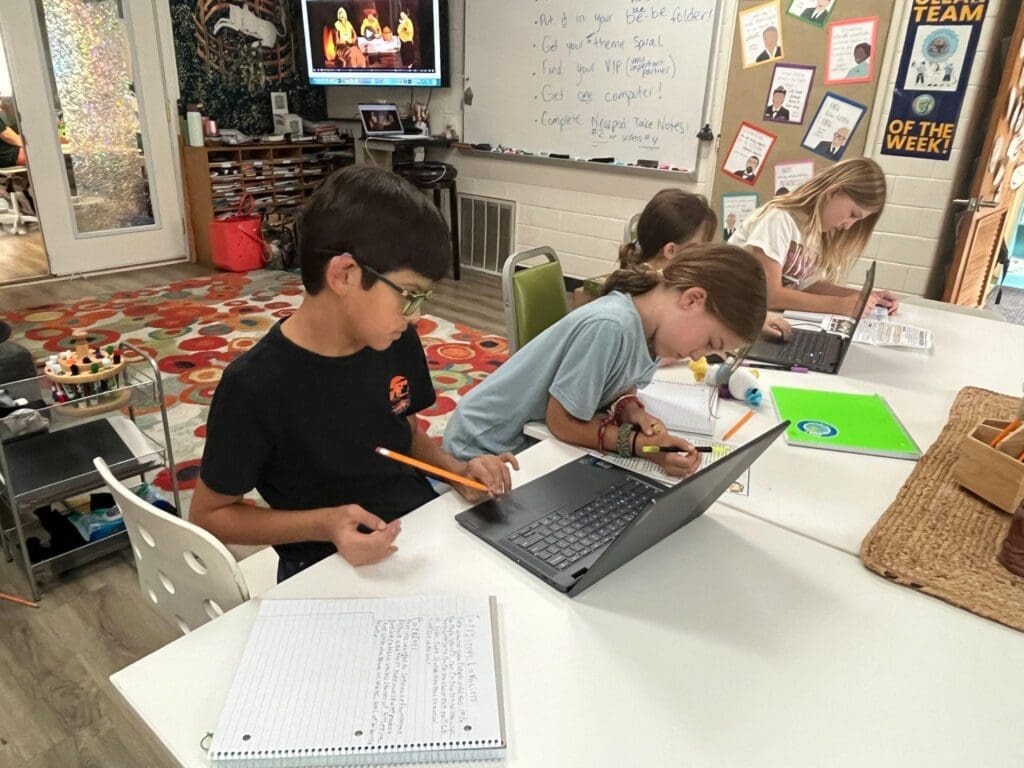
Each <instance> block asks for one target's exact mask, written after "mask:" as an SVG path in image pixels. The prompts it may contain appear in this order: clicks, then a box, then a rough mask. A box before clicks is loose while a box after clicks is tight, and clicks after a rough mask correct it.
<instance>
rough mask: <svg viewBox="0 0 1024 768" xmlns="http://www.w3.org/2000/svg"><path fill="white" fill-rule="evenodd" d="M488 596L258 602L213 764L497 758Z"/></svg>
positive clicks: (272, 766) (499, 731) (492, 613)
mask: <svg viewBox="0 0 1024 768" xmlns="http://www.w3.org/2000/svg"><path fill="white" fill-rule="evenodd" d="M498 670H499V665H498V646H497V632H496V607H495V601H494V598H493V597H491V598H486V597H466V596H458V595H444V596H423V597H401V598H368V599H348V600H264V601H263V602H262V604H261V605H260V611H259V615H258V616H257V618H256V623H255V625H254V626H253V629H252V634H251V635H250V636H249V641H248V643H247V644H246V647H245V652H244V653H243V654H242V662H241V664H240V665H239V668H238V672H237V673H236V674H235V679H234V682H233V683H232V685H231V690H230V692H229V693H228V698H227V702H226V703H225V705H224V710H223V711H222V712H221V716H220V720H219V721H218V723H217V728H216V730H215V731H214V733H213V740H212V743H211V745H210V763H211V765H213V766H230V767H232V768H234V767H235V766H246V768H251V767H253V766H259V767H260V768H277V767H278V766H280V767H281V768H284V766H295V765H317V766H344V765H389V764H394V763H431V762H451V761H468V760H497V759H500V758H503V757H504V756H505V720H504V713H503V710H502V706H501V681H500V677H499V674H498Z"/></svg>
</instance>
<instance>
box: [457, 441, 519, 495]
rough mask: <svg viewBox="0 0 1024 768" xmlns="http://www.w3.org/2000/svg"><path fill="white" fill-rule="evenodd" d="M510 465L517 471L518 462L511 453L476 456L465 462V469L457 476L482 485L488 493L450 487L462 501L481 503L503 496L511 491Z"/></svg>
mask: <svg viewBox="0 0 1024 768" xmlns="http://www.w3.org/2000/svg"><path fill="white" fill-rule="evenodd" d="M510 464H511V465H512V467H513V468H514V469H516V470H518V469H519V462H518V461H517V460H516V457H515V456H513V455H512V454H511V453H503V454H501V455H500V456H490V455H485V456H477V457H476V458H473V459H470V460H469V461H468V462H466V465H465V468H464V469H463V470H462V471H461V472H459V473H458V474H460V475H465V476H466V477H471V478H472V479H474V480H476V481H477V482H480V483H483V484H484V485H486V486H487V488H488V490H489V493H484V492H483V491H479V490H477V489H476V488H467V487H466V486H464V485H458V484H453V486H452V487H453V488H455V490H456V491H458V492H459V493H460V494H461V495H462V497H463V498H464V499H466V500H467V501H472V502H477V501H483V500H484V499H487V498H490V497H492V496H503V495H504V494H506V493H508V492H509V491H511V490H512V475H511V473H510V472H509V470H508V467H509V465H510Z"/></svg>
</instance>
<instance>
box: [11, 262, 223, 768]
mask: <svg viewBox="0 0 1024 768" xmlns="http://www.w3.org/2000/svg"><path fill="white" fill-rule="evenodd" d="M213 272H214V270H213V269H211V268H209V267H203V266H200V265H198V264H191V263H189V262H180V263H178V264H169V265H165V266H160V267H145V268H143V269H135V270H130V271H127V272H111V273H109V274H105V275H87V276H80V277H71V278H66V279H65V278H51V279H49V280H41V281H38V282H34V283H22V284H16V285H7V286H0V308H3V309H20V308H21V307H36V306H39V305H41V304H65V303H67V302H71V301H78V300H79V299H85V298H88V297H90V296H98V295H100V294H101V293H112V292H113V291H131V290H136V289H139V288H149V287H151V286H156V285H167V284H168V283H173V282H174V281H176V280H185V279H187V278H190V277H202V276H203V275H210V274H213ZM0 766H2V764H0Z"/></svg>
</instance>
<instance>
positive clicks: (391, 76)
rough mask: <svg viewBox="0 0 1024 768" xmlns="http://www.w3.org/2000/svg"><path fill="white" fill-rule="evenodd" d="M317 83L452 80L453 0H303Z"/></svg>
mask: <svg viewBox="0 0 1024 768" xmlns="http://www.w3.org/2000/svg"><path fill="white" fill-rule="evenodd" d="M300 2H301V4H300V8H301V10H302V27H303V40H304V47H305V53H306V67H307V70H308V72H309V82H310V83H311V84H312V85H371V86H419V87H437V86H447V85H448V0H401V1H399V0H376V1H375V2H374V3H372V4H367V3H363V2H359V1H358V0H340V1H339V0H300Z"/></svg>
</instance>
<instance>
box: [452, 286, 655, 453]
mask: <svg viewBox="0 0 1024 768" xmlns="http://www.w3.org/2000/svg"><path fill="white" fill-rule="evenodd" d="M655 366H656V361H655V360H654V358H652V357H651V353H650V352H649V351H648V349H647V339H646V337H645V336H644V329H643V324H642V323H641V321H640V314H639V313H638V312H637V310H636V305H635V304H634V303H633V299H632V298H631V297H630V296H628V295H626V294H624V293H617V292H615V293H610V294H608V295H607V296H602V297H601V298H600V299H597V300H595V301H592V302H590V303H588V304H585V305H583V306H582V307H580V308H579V309H577V310H574V311H573V312H570V313H569V314H568V315H566V316H565V317H564V318H562V319H561V320H559V321H558V322H557V323H555V324H554V325H552V326H551V327H550V328H548V329H547V330H546V331H544V333H542V334H540V336H537V337H536V338H535V339H533V340H532V341H530V343H529V344H527V345H526V346H524V347H523V348H522V349H520V350H519V351H518V352H516V353H515V354H514V355H512V357H510V358H509V360H508V362H506V363H505V364H504V365H502V366H501V367H500V368H499V369H498V370H497V371H495V372H494V373H492V374H491V375H490V376H488V377H487V378H486V379H485V380H484V381H483V382H482V383H481V384H479V385H477V386H476V387H475V388H474V389H472V390H470V392H469V394H467V395H466V396H465V397H464V398H462V400H460V401H459V405H458V407H457V408H456V409H455V413H453V414H452V416H451V419H450V420H449V421H448V427H447V428H446V429H445V431H444V448H445V450H446V451H448V452H449V453H450V454H452V455H453V456H455V457H456V458H458V459H461V460H462V461H467V460H469V459H471V458H473V457H474V456H479V455H480V454H481V453H493V454H497V453H503V452H504V451H519V450H521V449H523V448H525V447H526V446H527V444H528V441H527V439H526V438H525V437H524V436H523V426H524V425H525V424H526V423H527V422H528V421H543V420H544V417H545V415H546V414H547V409H548V399H549V397H554V398H555V399H556V400H558V402H560V403H561V404H562V406H563V407H564V408H565V409H566V410H567V411H568V412H569V413H570V414H572V415H573V416H575V417H576V418H577V419H581V420H583V421H589V420H590V419H592V418H594V415H595V414H596V413H597V412H598V411H599V410H600V409H601V408H603V407H605V406H607V405H609V404H611V403H612V401H614V400H615V399H616V398H618V397H620V396H621V395H623V394H625V393H626V392H628V391H629V390H630V389H632V388H633V387H637V386H639V387H643V386H645V385H647V384H649V383H650V381H651V379H652V378H653V376H654V370H655Z"/></svg>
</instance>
